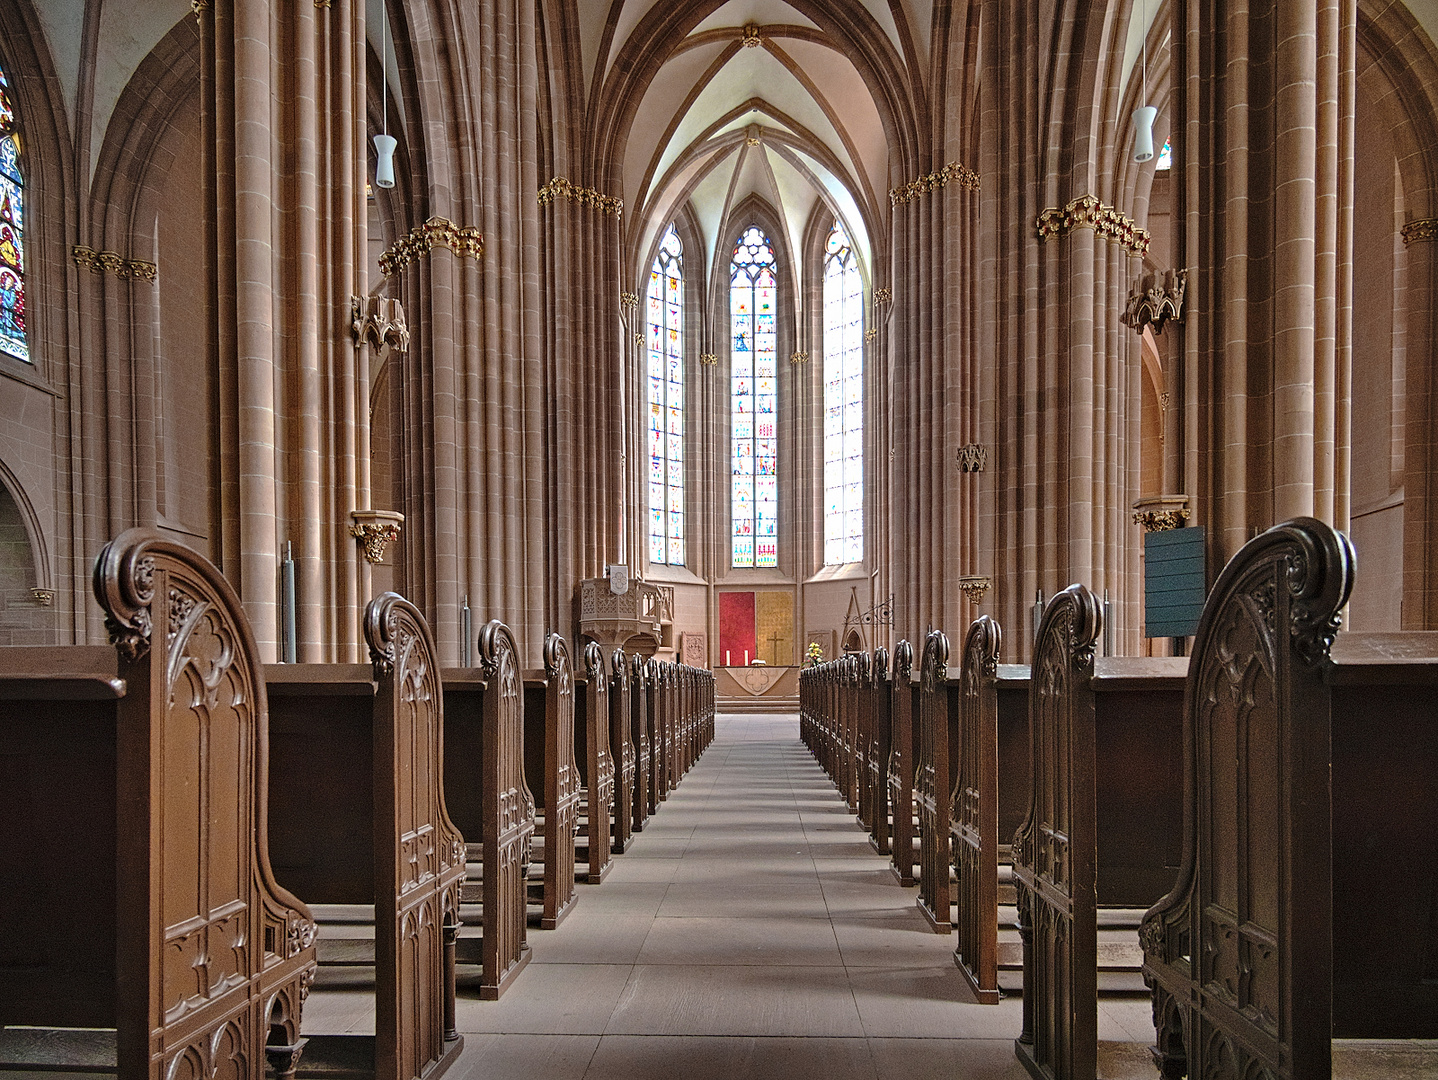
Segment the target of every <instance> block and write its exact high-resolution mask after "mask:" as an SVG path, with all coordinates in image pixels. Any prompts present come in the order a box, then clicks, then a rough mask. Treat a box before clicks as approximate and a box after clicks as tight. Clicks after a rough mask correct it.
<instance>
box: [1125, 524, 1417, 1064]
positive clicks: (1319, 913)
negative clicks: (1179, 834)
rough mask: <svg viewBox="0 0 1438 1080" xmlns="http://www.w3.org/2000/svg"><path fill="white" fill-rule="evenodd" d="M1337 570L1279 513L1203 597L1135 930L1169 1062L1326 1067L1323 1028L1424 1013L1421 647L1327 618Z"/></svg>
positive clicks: (1339, 559) (1337, 1030) (1341, 561)
mask: <svg viewBox="0 0 1438 1080" xmlns="http://www.w3.org/2000/svg"><path fill="white" fill-rule="evenodd" d="M1353 575H1354V557H1353V550H1352V547H1351V545H1350V544H1349V543H1348V541H1347V539H1346V538H1345V537H1343V536H1342V535H1341V534H1339V533H1337V532H1335V531H1334V530H1333V529H1332V528H1331V527H1329V526H1327V525H1325V524H1323V523H1321V522H1318V521H1316V520H1314V519H1311V518H1299V519H1295V520H1293V521H1289V522H1285V523H1284V524H1282V525H1279V526H1276V527H1275V528H1273V529H1270V530H1268V531H1267V532H1266V533H1264V534H1262V535H1261V536H1258V537H1256V538H1254V539H1253V540H1251V541H1249V543H1248V544H1246V545H1244V547H1243V549H1242V550H1241V551H1239V553H1238V554H1237V555H1236V556H1235V557H1234V558H1233V560H1232V561H1231V562H1230V563H1229V565H1228V566H1227V567H1225V568H1224V571H1223V573H1222V574H1221V575H1220V576H1219V579H1218V581H1217V583H1216V584H1215V585H1214V588H1213V591H1212V593H1211V594H1210V596H1209V600H1208V603H1207V604H1206V605H1205V607H1204V612H1203V616H1202V618H1201V620H1200V622H1199V627H1198V634H1197V636H1196V638H1195V642H1194V656H1193V661H1192V667H1191V669H1190V677H1189V685H1188V692H1187V695H1186V698H1185V729H1184V734H1185V738H1184V773H1185V796H1186V800H1185V801H1186V812H1185V828H1184V851H1183V866H1182V869H1181V871H1180V874H1179V879H1178V883H1177V884H1176V885H1175V886H1174V888H1173V890H1172V891H1171V892H1170V893H1169V894H1168V895H1167V896H1166V897H1164V898H1163V899H1162V900H1161V901H1159V902H1158V903H1157V904H1155V905H1154V907H1153V908H1152V909H1151V910H1150V911H1149V912H1148V914H1147V915H1146V916H1145V918H1144V923H1143V926H1142V930H1141V939H1142V942H1143V948H1144V976H1145V979H1146V980H1147V981H1148V983H1149V985H1150V988H1151V989H1152V992H1153V998H1154V1018H1155V1026H1156V1031H1157V1039H1156V1041H1157V1046H1156V1047H1155V1056H1156V1058H1157V1060H1158V1061H1159V1063H1160V1067H1161V1068H1162V1069H1164V1070H1165V1071H1166V1073H1167V1074H1169V1075H1178V1072H1179V1071H1180V1070H1184V1069H1187V1070H1188V1071H1189V1075H1201V1076H1215V1077H1220V1078H1221V1077H1229V1076H1243V1075H1248V1074H1250V1073H1257V1072H1260V1071H1263V1072H1266V1074H1267V1075H1272V1076H1274V1077H1279V1078H1289V1077H1308V1076H1327V1075H1329V1071H1330V1069H1331V1066H1332V1045H1331V1039H1332V1038H1333V1037H1334V1036H1335V1035H1342V1036H1348V1037H1368V1038H1372V1037H1426V1038H1432V1037H1433V1036H1434V1035H1435V1033H1438V1009H1435V1001H1434V995H1435V989H1434V985H1433V983H1432V978H1431V972H1430V970H1428V969H1427V965H1429V964H1431V963H1432V959H1431V958H1432V956H1433V953H1432V951H1431V949H1432V946H1433V944H1434V943H1435V937H1438V931H1435V929H1434V927H1433V923H1432V910H1433V908H1432V904H1433V897H1434V895H1435V886H1438V876H1435V875H1438V848H1435V840H1434V816H1435V811H1434V809H1433V805H1432V804H1433V799H1432V792H1433V790H1434V787H1435V781H1438V760H1435V758H1438V749H1435V746H1434V743H1435V740H1434V738H1433V721H1434V719H1435V715H1438V710H1435V708H1434V707H1433V705H1432V704H1431V701H1432V693H1431V687H1433V686H1434V685H1438V656H1435V655H1434V654H1435V653H1438V649H1435V648H1434V641H1433V636H1432V635H1427V634H1421V635H1412V636H1411V637H1409V636H1408V635H1372V636H1368V635H1347V634H1337V628H1338V625H1339V612H1340V611H1341V609H1342V608H1343V606H1344V604H1345V603H1346V602H1347V599H1348V596H1349V593H1350V591H1351V589H1352V585H1353ZM1335 636H1336V640H1335ZM1404 638H1409V640H1407V641H1405V640H1404ZM1365 639H1366V640H1365ZM1384 654H1387V655H1386V656H1385V655H1384ZM1240 755H1241V756H1240ZM1235 759H1237V760H1238V761H1239V763H1240V764H1239V768H1238V769H1237V770H1235V768H1234V761H1235ZM1379 882H1381V883H1382V884H1381V894H1380V893H1378V892H1376V891H1375V890H1377V889H1378V883H1379Z"/></svg>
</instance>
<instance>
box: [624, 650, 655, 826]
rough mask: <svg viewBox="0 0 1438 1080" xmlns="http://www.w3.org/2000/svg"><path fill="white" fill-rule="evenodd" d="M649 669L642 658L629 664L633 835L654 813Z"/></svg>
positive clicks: (631, 660) (634, 658)
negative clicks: (632, 766)
mask: <svg viewBox="0 0 1438 1080" xmlns="http://www.w3.org/2000/svg"><path fill="white" fill-rule="evenodd" d="M649 677H650V665H649V661H648V659H646V658H645V657H643V656H633V657H631V658H630V660H629V724H630V732H631V737H632V739H633V743H634V831H635V832H643V831H644V823H645V822H647V821H648V820H649V815H650V813H651V812H652V811H653V809H654V805H653V799H654V796H653V791H654V788H653V785H652V784H651V780H652V778H653V776H654V756H653V752H652V750H651V749H650V744H649Z"/></svg>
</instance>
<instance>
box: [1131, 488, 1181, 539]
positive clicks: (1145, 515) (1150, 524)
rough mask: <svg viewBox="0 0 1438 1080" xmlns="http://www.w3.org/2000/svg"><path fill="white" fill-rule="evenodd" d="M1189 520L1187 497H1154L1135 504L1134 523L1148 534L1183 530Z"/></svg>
mask: <svg viewBox="0 0 1438 1080" xmlns="http://www.w3.org/2000/svg"><path fill="white" fill-rule="evenodd" d="M1187 520H1188V496H1187V495H1152V496H1150V497H1149V498H1147V499H1140V500H1139V501H1138V502H1136V503H1134V504H1133V523H1134V524H1135V525H1142V526H1143V531H1144V532H1146V533H1151V532H1167V531H1168V530H1169V529H1177V528H1181V527H1182V526H1183V523H1184V522H1185V521H1187Z"/></svg>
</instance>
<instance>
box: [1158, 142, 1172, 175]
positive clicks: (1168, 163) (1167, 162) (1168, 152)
mask: <svg viewBox="0 0 1438 1080" xmlns="http://www.w3.org/2000/svg"><path fill="white" fill-rule="evenodd" d="M1153 167H1154V168H1155V169H1171V168H1173V143H1172V142H1168V141H1166V142H1164V144H1163V149H1162V150H1160V151H1159V152H1158V160H1157V161H1155V162H1154V163H1153Z"/></svg>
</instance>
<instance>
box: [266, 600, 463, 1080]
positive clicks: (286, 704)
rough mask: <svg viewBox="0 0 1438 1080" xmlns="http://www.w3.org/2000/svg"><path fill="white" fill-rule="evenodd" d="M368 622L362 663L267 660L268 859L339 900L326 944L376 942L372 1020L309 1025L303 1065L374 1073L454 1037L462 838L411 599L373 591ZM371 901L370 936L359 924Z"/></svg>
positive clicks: (418, 1066) (455, 1047)
mask: <svg viewBox="0 0 1438 1080" xmlns="http://www.w3.org/2000/svg"><path fill="white" fill-rule="evenodd" d="M364 629H365V638H366V641H367V642H368V645H369V649H370V656H371V658H372V662H371V665H370V666H369V667H365V666H363V665H358V664H271V665H268V666H267V667H266V669H265V677H266V685H267V689H268V693H269V695H270V700H271V703H272V704H271V715H272V739H271V771H270V800H271V804H272V806H273V807H274V816H273V817H272V820H271V831H270V844H271V850H272V852H273V853H274V857H275V863H276V872H277V874H278V875H279V876H280V877H281V879H282V880H285V881H287V882H294V883H296V884H298V885H300V887H301V888H303V889H305V890H307V891H308V892H309V893H310V895H312V896H313V897H314V898H315V901H316V902H317V903H324V904H329V905H339V906H340V907H338V908H337V909H332V910H335V911H336V912H337V913H339V915H340V917H341V918H342V920H343V922H344V923H345V924H346V926H347V930H346V932H345V933H343V934H336V935H335V937H336V939H337V941H336V943H335V944H333V945H330V946H327V949H326V950H323V951H330V952H331V954H332V955H333V957H334V958H335V960H336V961H337V962H338V963H340V964H342V965H344V966H349V967H355V966H365V962H366V960H367V959H368V955H369V949H370V948H372V950H373V953H372V955H373V965H374V981H373V985H374V988H375V1035H374V1036H373V1037H372V1038H371V1037H368V1036H346V1035H329V1036H323V1037H318V1038H315V1039H312V1040H311V1044H312V1045H311V1046H310V1048H309V1050H308V1053H309V1054H310V1055H311V1058H310V1060H309V1061H302V1062H301V1066H300V1070H299V1072H298V1074H297V1075H299V1076H309V1075H315V1076H327V1075H333V1074H334V1072H335V1071H337V1070H338V1071H349V1070H351V1069H355V1068H358V1069H360V1070H362V1071H363V1070H364V1069H365V1068H366V1065H368V1068H369V1069H370V1070H372V1073H373V1075H374V1076H375V1077H377V1078H379V1080H390V1078H396V1080H411V1078H420V1077H435V1076H438V1075H439V1074H441V1073H442V1072H443V1071H444V1070H445V1069H446V1068H447V1067H448V1066H449V1065H450V1064H451V1063H452V1062H453V1061H454V1060H456V1059H457V1057H458V1054H459V1052H460V1049H461V1048H462V1046H463V1040H462V1039H461V1038H460V1037H459V1035H458V1033H457V1031H456V1029H455V1004H454V986H455V963H456V942H457V938H458V933H459V906H460V894H461V885H462V882H463V878H464V874H465V862H466V849H465V844H464V840H463V838H462V836H461V834H460V831H459V829H458V828H457V827H456V826H455V825H454V823H453V822H452V821H451V820H450V818H449V815H448V812H447V810H446V807H445V799H444V778H443V740H444V715H443V700H444V695H443V689H442V686H441V684H440V672H439V666H438V663H437V662H436V657H435V651H434V643H433V640H432V639H431V637H430V634H429V627H428V625H427V623H426V622H425V621H424V618H423V616H422V615H420V613H419V611H418V610H417V609H415V607H414V606H413V605H412V604H410V603H409V602H408V601H406V600H405V599H404V598H403V597H400V596H398V595H396V594H394V593H385V594H384V595H382V596H379V597H377V598H375V599H374V600H372V601H371V602H370V603H369V605H368V606H367V608H366V610H365V626H364ZM366 911H373V938H372V946H371V945H370V941H369V940H366V937H365V935H364V934H363V933H355V932H354V931H355V928H356V927H358V926H363V922H362V920H363V918H364V916H365V913H366ZM340 942H343V944H341V943H340ZM323 951H322V955H323Z"/></svg>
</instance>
